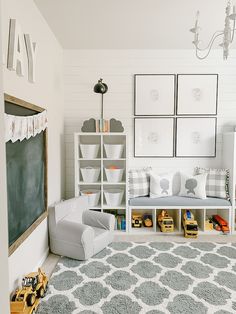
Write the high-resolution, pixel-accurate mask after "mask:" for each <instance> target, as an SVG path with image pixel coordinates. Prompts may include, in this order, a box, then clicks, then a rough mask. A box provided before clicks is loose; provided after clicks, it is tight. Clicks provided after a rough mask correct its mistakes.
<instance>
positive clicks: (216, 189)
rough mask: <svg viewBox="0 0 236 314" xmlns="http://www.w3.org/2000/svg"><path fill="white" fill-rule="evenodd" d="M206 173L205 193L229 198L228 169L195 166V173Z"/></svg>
mask: <svg viewBox="0 0 236 314" xmlns="http://www.w3.org/2000/svg"><path fill="white" fill-rule="evenodd" d="M202 173H207V174H208V175H207V182H206V195H207V196H210V197H218V198H224V199H228V200H229V199H230V197H229V170H228V169H211V168H200V167H196V168H195V174H202Z"/></svg>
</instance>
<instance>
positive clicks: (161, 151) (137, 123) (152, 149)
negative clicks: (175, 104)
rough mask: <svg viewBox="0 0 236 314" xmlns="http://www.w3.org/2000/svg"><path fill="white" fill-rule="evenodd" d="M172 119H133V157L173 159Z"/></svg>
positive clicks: (173, 129)
mask: <svg viewBox="0 0 236 314" xmlns="http://www.w3.org/2000/svg"><path fill="white" fill-rule="evenodd" d="M174 131H175V122H174V118H161V117H157V118H151V117H149V118H147V117H146V118H134V157H161V158H163V157H168V158H170V157H174Z"/></svg>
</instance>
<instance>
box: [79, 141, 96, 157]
mask: <svg viewBox="0 0 236 314" xmlns="http://www.w3.org/2000/svg"><path fill="white" fill-rule="evenodd" d="M80 149H81V153H82V157H83V158H86V159H94V158H97V156H98V150H99V144H80Z"/></svg>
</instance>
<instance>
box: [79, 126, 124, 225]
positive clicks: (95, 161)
mask: <svg viewBox="0 0 236 314" xmlns="http://www.w3.org/2000/svg"><path fill="white" fill-rule="evenodd" d="M80 144H85V145H87V144H98V145H99V150H98V155H97V157H96V158H92V159H87V158H83V155H82V152H81V148H80ZM104 144H112V145H113V144H123V145H124V149H123V153H122V155H121V157H120V158H117V159H111V158H107V156H106V151H105V148H104ZM126 157H127V136H126V134H125V133H115V132H114V133H74V160H75V175H74V178H75V196H79V195H80V194H81V191H83V190H89V189H97V190H100V198H99V202H98V205H97V206H95V207H91V208H90V209H92V210H97V211H101V212H108V213H109V212H111V213H114V212H115V213H117V214H118V215H123V216H125V218H126V219H127V214H126V211H127V204H128V199H127V198H128V193H127V189H128V187H127V158H126ZM109 166H117V167H119V168H123V169H124V172H123V176H122V180H121V181H120V182H117V183H112V182H109V181H108V180H107V177H106V173H105V168H107V167H109ZM81 167H98V168H100V175H99V178H98V181H97V182H93V183H89V182H84V181H83V177H82V174H81ZM109 188H119V189H122V190H123V191H124V194H123V198H122V202H121V204H120V205H119V206H110V205H108V204H107V203H106V199H105V195H104V191H105V190H106V189H109ZM126 228H127V221H126Z"/></svg>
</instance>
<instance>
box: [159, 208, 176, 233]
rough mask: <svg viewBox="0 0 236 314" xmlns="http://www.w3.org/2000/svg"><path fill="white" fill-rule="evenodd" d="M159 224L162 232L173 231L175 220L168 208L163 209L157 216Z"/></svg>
mask: <svg viewBox="0 0 236 314" xmlns="http://www.w3.org/2000/svg"><path fill="white" fill-rule="evenodd" d="M157 222H158V225H159V227H160V229H161V232H173V231H174V221H173V218H172V217H170V216H169V214H168V213H167V211H166V210H162V211H161V213H160V214H159V215H158V217H157Z"/></svg>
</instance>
